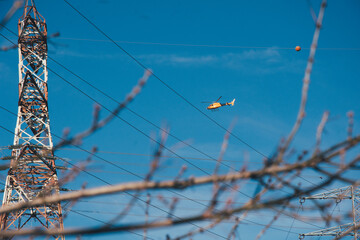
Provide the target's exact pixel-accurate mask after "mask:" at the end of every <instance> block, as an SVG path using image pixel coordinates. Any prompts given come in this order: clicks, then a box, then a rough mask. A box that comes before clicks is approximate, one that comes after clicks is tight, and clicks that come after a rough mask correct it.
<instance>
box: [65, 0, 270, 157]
mask: <svg viewBox="0 0 360 240" xmlns="http://www.w3.org/2000/svg"><path fill="white" fill-rule="evenodd" d="M64 2H66V3H67V4H68V5H69V6H70V7H71V8H72V9H74V10H75V11H76V12H77V13H78V14H79V15H80V16H81V17H83V18H84V19H85V20H86V21H87V22H88V23H90V24H91V25H92V26H93V27H94V28H96V29H97V30H98V31H99V32H100V33H101V34H102V35H104V36H105V37H106V38H107V39H109V40H110V41H111V42H112V43H114V44H115V45H116V46H117V47H118V48H119V49H120V50H121V51H123V52H124V53H125V54H126V55H127V56H129V57H130V58H131V59H133V60H134V61H135V62H136V63H137V64H138V65H139V66H140V67H142V68H143V69H144V70H148V71H149V68H148V67H146V66H145V65H144V64H143V63H142V62H140V61H139V60H138V59H137V58H135V57H134V56H133V55H132V54H130V53H129V52H128V51H126V50H125V49H124V48H123V47H121V46H120V45H119V44H117V43H116V42H115V41H114V40H113V39H112V38H111V37H110V36H109V35H107V34H106V33H105V32H104V31H102V30H101V29H100V28H99V27H98V26H97V25H96V24H94V23H93V22H92V21H90V19H89V18H87V17H86V16H85V15H84V14H82V13H81V12H80V11H79V10H78V9H76V8H75V7H74V6H73V5H71V4H70V3H69V2H68V1H67V0H64ZM152 75H153V76H154V77H155V78H156V79H157V80H159V81H160V82H161V83H162V84H163V85H164V86H166V87H167V88H168V89H169V90H171V91H172V92H173V93H175V94H176V95H177V96H179V97H180V98H181V99H183V100H184V101H185V102H187V103H188V104H189V105H190V106H191V107H193V108H194V109H196V110H197V111H198V112H200V113H201V114H202V115H204V116H205V117H206V118H208V119H209V120H210V121H212V122H213V123H215V124H216V125H217V126H219V127H220V128H221V129H223V130H224V131H226V132H227V133H229V134H230V135H231V136H233V137H234V138H236V139H237V140H239V141H240V142H242V143H243V144H245V145H246V146H248V147H249V148H250V149H252V150H253V151H255V152H257V153H258V154H260V155H262V156H263V157H265V158H266V159H268V157H267V156H266V155H265V154H263V153H262V152H260V151H259V150H257V149H256V148H254V147H252V146H251V145H250V144H248V143H247V142H246V141H244V140H243V139H241V138H240V137H238V136H237V135H235V134H234V133H232V132H230V131H229V130H227V129H226V128H225V127H223V126H222V125H221V124H220V123H218V122H217V121H215V120H214V119H213V118H211V117H210V116H209V115H207V114H206V113H204V112H203V111H201V110H200V109H199V108H198V107H196V106H195V105H194V104H192V103H191V102H190V101H189V100H187V99H186V98H185V97H184V96H183V95H181V94H180V93H179V92H178V91H176V90H175V89H174V88H172V87H171V86H170V85H168V84H167V83H166V82H164V81H163V80H161V78H160V77H158V76H157V75H156V74H155V73H152Z"/></svg>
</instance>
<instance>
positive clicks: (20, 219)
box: [0, 0, 64, 239]
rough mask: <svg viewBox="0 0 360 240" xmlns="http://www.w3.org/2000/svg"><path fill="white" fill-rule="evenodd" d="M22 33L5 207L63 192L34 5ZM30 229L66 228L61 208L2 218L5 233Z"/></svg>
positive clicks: (42, 34)
mask: <svg viewBox="0 0 360 240" xmlns="http://www.w3.org/2000/svg"><path fill="white" fill-rule="evenodd" d="M18 31H19V40H18V47H19V102H18V114H17V122H16V128H15V136H14V144H13V146H12V148H13V149H12V153H11V163H10V168H9V171H8V175H7V178H6V186H5V191H4V196H3V205H10V204H16V203H19V202H28V201H31V200H33V199H35V198H37V197H41V196H46V195H52V194H58V193H59V183H58V177H57V172H56V168H55V161H54V160H55V158H54V155H53V150H52V149H53V143H52V139H51V133H50V120H49V112H48V90H47V78H48V72H47V67H46V59H47V30H46V23H45V20H44V18H43V17H42V16H41V15H40V14H39V13H38V12H37V10H36V7H35V4H34V2H33V0H27V2H26V5H25V9H24V14H23V16H22V17H21V18H20V19H19V23H18ZM30 226H31V227H40V228H46V229H54V228H58V229H63V218H62V210H61V205H60V203H59V204H45V205H41V206H37V207H29V208H25V209H22V210H18V211H14V212H11V213H8V214H3V215H1V218H0V227H1V228H0V229H1V230H2V231H4V230H20V229H22V228H26V227H30ZM52 237H53V238H54V239H64V237H63V236H52Z"/></svg>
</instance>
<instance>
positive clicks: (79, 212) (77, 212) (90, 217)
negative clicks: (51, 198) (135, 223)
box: [65, 208, 155, 240]
mask: <svg viewBox="0 0 360 240" xmlns="http://www.w3.org/2000/svg"><path fill="white" fill-rule="evenodd" d="M65 210H67V211H70V212H73V213H76V214H78V215H80V216H83V217H86V218H89V219H92V220H94V221H97V222H100V223H103V224H107V222H104V221H102V220H100V219H98V218H95V217H92V216H89V215H86V214H84V213H81V212H84V211H81V210H72V209H66V208H65ZM127 232H129V233H132V234H134V235H137V236H139V237H142V238H143V239H144V237H145V236H144V235H142V234H140V233H137V232H133V231H130V230H127ZM145 239H150V240H155V239H154V238H151V237H148V236H146V237H145Z"/></svg>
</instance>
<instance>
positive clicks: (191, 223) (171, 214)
mask: <svg viewBox="0 0 360 240" xmlns="http://www.w3.org/2000/svg"><path fill="white" fill-rule="evenodd" d="M0 34H1V33H0ZM2 108H3V107H2ZM0 128H2V129H4V130H6V131H7V132H9V133H11V134H12V135H14V134H15V133H14V132H12V131H10V130H9V129H7V128H5V127H3V126H1V125H0ZM52 135H54V136H55V137H58V136H56V135H55V134H53V133H52ZM58 138H59V137H58ZM73 146H75V147H79V146H76V145H73ZM89 154H91V155H93V156H95V157H99V156H96V155H95V154H94V153H91V152H89ZM54 156H56V155H55V154H54ZM56 157H57V158H59V157H58V156H56ZM99 158H100V157H99ZM59 159H60V160H64V159H62V158H59ZM65 161H66V160H65ZM66 162H67V163H69V164H70V165H72V166H73V167H76V168H78V169H79V170H80V171H82V172H85V173H87V174H89V175H90V176H93V177H94V175H93V174H91V173H89V172H87V171H86V170H84V169H82V168H79V167H78V166H76V165H74V164H71V163H70V162H69V161H66ZM120 168H121V167H120ZM126 171H127V172H130V171H128V170H126ZM133 175H137V174H133ZM137 176H138V175H137ZM96 178H97V179H99V180H100V181H102V182H104V183H106V184H108V185H112V184H111V183H109V182H107V181H105V180H103V179H101V178H99V177H96ZM140 178H142V177H141V176H140ZM142 179H144V178H142ZM168 191H170V192H173V191H171V190H168ZM123 192H124V193H125V194H128V195H129V196H131V197H133V198H135V199H137V200H139V201H141V202H144V203H146V204H148V205H149V206H152V207H153V208H156V209H158V210H160V211H162V212H164V213H167V214H168V215H169V216H172V217H175V218H177V219H179V220H182V218H181V217H178V216H176V215H174V214H173V213H171V212H168V211H166V210H164V209H162V208H161V207H158V206H156V205H153V204H151V203H147V202H146V201H145V200H143V199H141V198H140V197H138V196H136V195H134V194H131V193H129V192H128V191H123ZM173 193H175V194H179V193H176V192H173ZM179 195H180V196H182V197H186V196H184V195H181V194H179ZM194 202H196V201H194ZM197 203H198V204H200V205H205V204H203V203H200V202H197ZM205 206H206V205H205ZM186 223H187V224H190V225H193V226H195V227H197V228H199V229H203V230H204V231H206V232H209V233H211V234H213V235H215V236H218V237H220V238H223V239H226V237H224V236H221V235H220V234H218V233H215V232H213V231H210V230H209V229H204V228H202V227H200V226H198V225H197V224H195V223H193V222H186Z"/></svg>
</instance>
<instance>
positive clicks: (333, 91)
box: [0, 0, 360, 239]
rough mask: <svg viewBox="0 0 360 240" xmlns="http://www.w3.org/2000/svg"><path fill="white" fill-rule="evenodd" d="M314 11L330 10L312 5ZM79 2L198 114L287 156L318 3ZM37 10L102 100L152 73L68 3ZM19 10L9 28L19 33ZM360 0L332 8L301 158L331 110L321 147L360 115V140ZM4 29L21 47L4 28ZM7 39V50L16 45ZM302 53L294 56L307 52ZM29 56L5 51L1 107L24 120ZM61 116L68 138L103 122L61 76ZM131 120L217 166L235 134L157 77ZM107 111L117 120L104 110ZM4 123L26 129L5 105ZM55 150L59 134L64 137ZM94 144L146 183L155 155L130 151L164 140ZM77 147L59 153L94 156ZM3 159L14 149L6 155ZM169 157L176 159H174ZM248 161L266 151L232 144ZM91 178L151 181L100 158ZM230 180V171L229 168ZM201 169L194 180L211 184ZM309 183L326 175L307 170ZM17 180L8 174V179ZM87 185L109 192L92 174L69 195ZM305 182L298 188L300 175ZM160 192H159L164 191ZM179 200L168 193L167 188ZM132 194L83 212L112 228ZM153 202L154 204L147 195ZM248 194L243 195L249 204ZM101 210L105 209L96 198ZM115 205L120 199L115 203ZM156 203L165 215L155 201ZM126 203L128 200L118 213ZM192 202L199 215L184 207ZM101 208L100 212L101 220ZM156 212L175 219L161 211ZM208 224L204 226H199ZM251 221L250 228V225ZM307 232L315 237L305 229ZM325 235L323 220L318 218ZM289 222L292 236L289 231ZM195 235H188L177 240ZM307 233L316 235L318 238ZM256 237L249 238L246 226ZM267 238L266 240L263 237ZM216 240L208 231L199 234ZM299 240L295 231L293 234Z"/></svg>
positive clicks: (0, 60) (273, 233)
mask: <svg viewBox="0 0 360 240" xmlns="http://www.w3.org/2000/svg"><path fill="white" fill-rule="evenodd" d="M309 2H311V5H312V6H313V7H314V10H315V12H316V13H317V12H318V9H319V6H320V1H319V0H310V1H309ZM71 3H72V4H73V5H74V6H75V7H76V8H77V9H78V10H80V11H81V12H82V13H83V14H84V15H86V16H87V17H88V18H89V19H91V21H93V22H94V23H95V24H96V25H97V26H99V27H100V28H101V29H102V30H103V31H104V32H105V33H107V34H108V35H109V36H110V37H111V38H112V39H113V40H115V41H118V44H119V45H121V46H122V47H123V48H124V49H125V50H126V51H128V52H129V53H131V54H132V55H133V56H134V57H135V58H136V59H138V60H139V61H141V62H142V63H143V64H144V65H146V66H147V67H149V68H151V69H152V70H153V72H154V73H155V74H156V75H157V76H158V77H159V78H160V79H161V80H162V81H164V82H166V83H167V84H168V85H170V86H171V87H172V88H173V89H175V90H176V91H177V92H178V93H180V94H181V95H182V96H184V97H185V98H186V99H187V100H188V101H190V102H191V103H192V104H193V105H195V106H196V107H198V108H200V109H201V110H202V111H203V112H206V114H208V115H209V116H210V117H211V118H213V119H215V120H216V121H217V122H218V123H220V124H221V125H222V126H223V127H225V128H227V127H228V126H229V125H230V124H231V122H233V121H234V119H236V125H235V127H234V130H233V133H234V134H236V135H237V136H238V137H240V138H241V139H242V140H243V141H245V142H246V143H248V144H249V145H251V146H252V147H253V148H255V149H256V150H257V151H259V152H261V153H262V154H264V155H266V156H269V155H271V153H272V152H273V151H274V150H275V149H276V146H277V144H278V142H279V141H280V140H281V138H283V137H285V136H287V134H288V133H289V131H290V129H291V127H292V125H293V123H294V121H295V119H296V115H297V111H298V106H299V102H300V94H301V86H302V78H303V76H304V70H305V66H306V61H307V58H308V55H309V47H310V44H311V41H312V35H313V32H314V28H315V26H314V21H313V19H312V17H311V13H310V9H309V5H308V3H307V1H305V0H303V1H280V0H279V1H265V0H259V1H213V0H209V1H188V0H185V1H143V0H141V1H140V0H139V1H114V0H88V1H83V0H81V1H71ZM11 4H12V1H10V0H5V1H0V16H4V14H5V13H6V11H7V9H8V8H9V7H10V6H11ZM36 5H37V8H38V11H39V12H40V13H41V14H42V15H43V16H44V17H45V19H46V22H47V24H48V32H49V34H52V33H55V32H60V37H59V38H56V39H53V42H54V44H50V45H49V56H50V57H52V58H54V59H55V60H56V61H59V62H61V63H62V64H63V65H65V66H66V67H68V68H69V69H71V70H72V71H74V72H75V73H76V74H78V75H80V76H81V77H83V78H84V79H85V80H87V81H89V82H91V83H92V84H93V85H95V86H97V87H98V88H99V89H101V90H102V91H104V92H106V93H107V94H109V95H111V96H112V97H114V98H115V99H117V100H119V101H121V100H122V99H124V98H125V96H126V94H127V93H128V92H129V91H130V90H131V88H132V87H133V86H134V85H135V84H136V83H137V81H138V79H139V78H140V77H141V76H142V75H143V69H142V68H141V67H139V65H137V64H136V63H135V62H134V61H133V60H132V59H131V58H129V57H128V56H127V55H125V54H124V53H123V52H122V51H121V50H120V49H118V48H117V47H116V46H115V45H114V44H113V43H111V42H109V41H107V39H106V38H105V37H104V36H102V35H101V34H100V33H99V32H97V31H96V29H95V28H93V27H92V26H91V25H89V24H88V23H87V22H86V21H85V20H84V19H83V18H81V17H80V16H79V15H78V14H77V13H76V12H75V11H74V10H73V9H71V8H70V7H69V6H68V5H67V4H66V3H65V2H64V1H62V0H56V1H55V0H53V1H45V0H37V1H36ZM21 14H22V11H18V12H17V13H16V14H15V16H14V17H13V19H12V20H11V21H10V22H8V24H7V27H8V28H10V29H11V30H13V31H17V19H18V18H19V17H20V16H21ZM359 22H360V3H359V1H356V0H345V1H329V3H328V7H327V8H326V10H325V17H324V21H323V28H322V30H321V32H320V39H319V49H318V51H317V53H316V57H315V63H314V68H313V73H312V76H311V83H310V90H309V98H308V104H307V110H306V113H307V116H306V119H305V121H304V124H303V125H302V127H301V129H300V132H299V134H298V135H297V138H296V140H295V142H294V144H293V145H292V146H293V147H294V149H296V150H297V151H298V152H300V151H302V150H304V149H309V148H310V149H311V148H312V147H313V146H314V144H315V132H316V128H317V125H318V123H319V122H320V119H321V116H322V114H323V112H324V111H326V110H328V111H330V118H331V121H330V122H329V123H328V125H327V127H326V132H325V135H324V142H323V145H322V147H323V148H325V147H326V146H330V145H331V144H333V143H335V142H336V141H339V139H340V140H343V139H345V138H346V127H347V117H346V113H347V112H348V111H350V110H352V111H354V112H355V132H358V126H357V124H358V123H359V121H358V119H359V118H358V114H359V112H360V107H359V105H358V104H357V103H358V101H359V96H358V92H359V89H360V83H359V80H358V79H359V77H360V68H359V62H360V48H359V46H358V44H359V42H360V32H359V26H358V25H359ZM1 33H2V34H4V35H6V36H7V37H9V38H10V39H12V40H13V41H14V42H16V41H17V39H16V37H14V36H12V34H11V33H9V32H8V31H6V30H5V29H3V30H1ZM7 45H9V43H8V42H7V40H5V39H3V38H1V39H0V46H7ZM297 45H299V46H301V47H302V50H301V51H300V52H296V51H295V50H294V48H295V46H297ZM17 54H18V53H17V51H15V50H12V51H7V52H0V69H1V74H0V88H1V89H2V94H1V95H0V103H1V104H0V105H1V106H2V107H5V108H7V109H9V110H11V111H13V112H16V111H17V98H18V92H17V91H18V89H17V83H18V72H17V70H18V69H17V63H18V55H17ZM48 66H49V68H51V69H52V70H54V71H56V72H57V73H58V74H60V75H61V76H62V77H64V78H66V79H67V80H69V81H71V82H72V83H73V84H74V85H76V86H78V87H79V88H81V89H82V90H83V91H85V92H86V93H88V94H89V95H91V96H93V97H94V98H95V99H96V100H97V101H99V102H100V103H101V104H103V105H104V106H106V107H108V108H112V107H114V106H115V104H114V102H112V101H111V100H109V99H107V98H106V97H104V96H102V95H100V94H99V93H97V92H96V91H95V90H94V89H91V88H89V87H88V86H87V85H85V84H84V83H82V82H81V81H80V80H79V79H77V78H75V77H74V76H73V75H71V74H70V73H68V72H66V71H65V70H64V69H62V68H61V67H59V66H58V65H56V63H54V62H53V61H51V60H50V59H49V60H48ZM48 83H49V108H50V118H51V124H52V125H51V129H52V132H53V133H54V134H56V135H61V133H62V131H63V129H64V128H70V129H71V134H75V133H77V132H80V131H82V130H84V129H86V128H87V126H89V125H90V123H91V116H92V111H93V106H94V103H93V102H92V101H91V100H89V99H88V98H87V97H85V96H83V95H81V94H80V93H79V92H77V91H76V90H75V89H73V88H72V87H70V86H69V85H68V84H66V83H65V82H64V81H62V80H61V79H60V78H58V77H57V76H56V75H55V74H53V73H51V72H50V73H49V82H48ZM219 96H223V97H222V101H231V100H232V99H233V98H236V102H235V106H234V107H231V108H230V107H223V108H221V109H220V110H219V111H216V112H208V111H207V110H206V104H202V103H201V102H202V101H214V100H216V99H217V98H218V97H219ZM129 107H130V108H131V109H132V110H133V111H135V112H137V113H138V114H140V115H141V116H143V117H145V118H146V119H148V120H150V121H151V122H153V123H154V124H156V125H158V126H168V127H169V128H170V131H171V133H172V134H173V135H175V136H176V137H178V138H180V139H181V140H184V141H186V142H188V143H190V144H192V146H194V147H196V148H197V149H200V150H201V151H203V152H205V153H207V154H209V155H210V156H212V157H214V158H216V157H217V156H218V154H219V152H220V147H221V142H222V140H223V135H224V130H223V129H221V128H219V127H218V126H216V125H215V124H214V123H212V122H211V121H209V120H208V119H207V118H205V117H204V116H203V115H202V114H201V113H199V112H198V111H197V110H195V109H194V108H193V107H191V106H190V105H189V104H187V103H186V102H185V101H183V100H182V99H181V98H179V97H178V96H176V95H175V94H174V93H173V92H171V91H170V90H169V89H168V88H166V87H165V86H164V85H163V84H162V83H161V82H160V81H158V80H157V79H156V78H154V77H151V78H150V79H149V81H148V83H147V84H146V86H145V87H144V89H143V90H142V92H141V94H140V95H139V96H138V97H137V98H136V100H135V101H134V102H133V103H131V105H130V106H129ZM101 115H102V116H105V115H107V112H106V111H105V110H102V112H101ZM0 116H1V125H2V126H4V127H6V128H8V129H14V128H15V118H14V117H13V116H12V115H10V114H8V113H6V112H5V111H2V110H0ZM121 117H123V118H124V119H126V120H127V121H128V122H131V124H133V125H134V126H136V127H137V128H138V129H141V131H143V132H144V133H146V134H147V135H149V136H152V137H155V138H156V137H158V136H159V134H158V129H156V128H155V127H153V126H151V125H149V124H148V123H146V122H145V121H143V120H142V119H139V118H138V117H136V116H134V115H133V114H132V113H131V112H129V111H124V112H122V113H121ZM53 139H54V142H55V143H56V142H57V141H58V139H57V138H56V137H53ZM12 141H13V136H11V135H10V134H8V133H6V132H4V131H2V132H1V133H0V145H1V146H6V145H9V144H11V143H12ZM94 145H96V146H97V147H98V148H99V150H100V151H108V152H118V153H119V154H109V153H104V152H100V153H99V156H101V157H103V158H105V159H107V160H109V161H113V162H116V163H117V164H119V165H120V166H122V167H124V168H126V169H129V170H130V171H133V172H135V173H137V174H140V175H142V176H144V174H146V172H147V170H148V163H149V160H150V159H151V157H150V156H137V155H129V154H120V153H132V154H152V152H153V150H154V148H155V144H154V143H153V142H151V140H149V138H147V137H145V136H144V135H142V134H141V133H139V132H138V131H136V130H134V129H133V128H132V127H130V126H129V125H127V124H125V123H123V122H121V121H120V120H118V119H116V120H114V121H113V122H111V123H110V124H109V125H108V126H107V127H106V128H105V129H103V130H102V131H100V132H98V133H96V134H94V135H93V136H91V137H89V138H87V139H86V140H85V141H84V142H83V145H82V147H84V148H86V149H90V148H91V147H92V146H94ZM167 146H168V147H169V148H171V149H174V151H175V152H176V153H177V154H179V155H181V156H184V157H193V158H204V156H203V155H202V154H200V153H199V152H196V151H194V150H192V149H191V148H189V147H186V146H183V145H181V144H178V141H177V140H175V139H173V138H171V137H169V139H168V141H167ZM75 150H76V148H72V149H70V148H68V149H65V150H61V151H58V152H57V153H56V154H57V155H58V156H61V157H66V158H69V159H71V161H73V162H74V163H76V162H78V161H81V160H83V159H85V158H86V157H87V156H86V153H82V152H80V151H75ZM2 154H4V155H5V154H8V153H7V152H2ZM165 154H166V155H171V154H170V153H168V152H167V153H165ZM244 158H248V159H249V161H250V164H249V167H250V168H252V169H256V168H257V167H259V166H261V165H260V164H261V162H262V160H263V156H261V155H260V154H258V153H257V152H255V151H253V150H252V149H250V148H249V147H247V146H246V145H244V144H243V143H241V142H240V141H238V140H236V139H234V138H230V144H229V148H228V151H227V153H226V155H225V159H227V160H229V161H230V162H229V164H230V165H231V166H233V167H234V168H239V167H240V166H241V165H242V163H243V162H244ZM191 161H193V163H194V164H196V165H197V166H199V167H201V168H204V169H206V170H207V171H209V172H212V169H213V167H214V164H213V163H211V162H210V161H200V160H191ZM183 164H184V162H182V161H181V159H177V158H174V157H170V158H169V159H166V161H165V160H164V162H163V166H164V167H163V168H161V169H160V170H159V172H158V176H157V179H167V178H169V177H171V176H173V175H174V174H176V173H177V172H178V170H179V169H180V167H181V165H183ZM89 170H91V172H92V173H93V174H96V175H97V176H99V177H101V178H103V179H105V180H106V181H109V182H111V183H119V182H126V181H135V180H139V179H138V178H136V177H134V176H131V175H127V174H124V172H123V171H121V170H120V169H116V168H114V167H112V166H109V165H108V164H106V163H104V162H101V161H100V160H99V159H94V161H93V163H91V164H90V165H89ZM222 171H223V172H225V171H227V169H226V168H223V169H222ZM200 174H201V173H200V172H199V171H198V170H196V169H195V168H194V167H191V166H189V169H188V172H187V175H200ZM308 175H309V179H312V181H313V182H318V181H320V179H319V178H318V177H317V176H316V175H314V174H313V173H309V174H308ZM5 176H6V173H5V172H3V173H2V174H1V176H0V177H1V181H4V177H5ZM84 181H86V182H87V183H88V187H94V186H99V185H102V184H103V183H101V182H99V181H97V180H96V179H92V178H91V177H89V176H88V175H86V174H81V175H80V176H79V178H78V179H77V180H76V182H74V183H72V184H70V185H69V186H68V187H69V188H71V189H78V188H79V187H80V186H81V185H82V183H83V182H84ZM299 181H300V180H299ZM253 188H254V184H252V183H246V184H245V183H244V186H243V190H244V191H245V192H247V193H249V194H250V195H251V194H252V191H253ZM206 193H208V191H207V190H206V189H205V188H200V189H199V190H196V191H195V190H193V189H192V190H189V191H185V192H183V193H182V194H184V195H186V196H189V197H191V198H198V199H202V196H204V195H206ZM156 194H157V193H156ZM159 194H163V195H166V196H172V194H171V193H169V192H162V193H159ZM126 199H128V198H127V197H122V196H111V197H104V198H101V199H100V200H99V199H92V201H93V202H87V203H85V202H83V203H79V204H78V205H77V206H75V207H74V209H75V210H76V209H77V210H83V211H93V212H89V213H86V212H83V213H84V214H88V215H89V216H92V217H95V218H97V219H100V220H101V221H106V220H109V219H110V218H111V215H110V214H106V213H105V212H106V211H109V212H111V211H113V210H114V206H115V203H120V204H121V203H124V201H126ZM144 199H145V196H144ZM245 200H246V198H241V197H240V198H239V201H240V202H241V201H245ZM95 201H98V202H103V204H101V203H95ZM104 202H107V203H109V202H110V203H112V204H110V205H109V204H105V203H104ZM154 204H155V205H159V206H162V205H161V203H159V202H156V201H155V200H154ZM180 206H181V207H184V208H185V209H179V210H178V212H177V214H179V216H181V215H182V214H185V213H186V211H191V208H192V209H196V208H198V207H199V206H198V205H197V203H194V202H190V203H186V201H185V200H184V202H182V203H181V204H180ZM120 207H121V205H119V208H120ZM186 207H189V208H190V210H189V209H186ZM96 211H97V212H96ZM142 211H143V210H142V208H141V207H137V208H136V209H134V210H133V211H132V214H133V215H134V216H132V217H131V216H130V217H129V218H127V219H126V220H125V222H128V221H133V220H134V221H140V220H142V218H141V217H136V214H140V215H141V214H142V213H143V212H142ZM151 213H152V214H153V215H154V216H159V215H161V214H163V213H161V212H159V211H156V210H151ZM260 214H263V215H264V216H262V217H261V220H259V217H258V215H253V216H249V219H250V220H251V219H252V220H255V221H257V222H260V223H262V224H267V223H268V221H270V220H271V214H270V212H267V211H264V212H261V213H260ZM291 222H292V219H290V220H289V218H286V217H283V218H281V220H279V223H278V225H280V227H279V228H280V229H282V230H283V231H279V230H276V229H270V230H269V234H268V235H266V236H265V237H263V239H274V237H279V238H283V239H286V236H287V231H288V230H289V227H290V225H291ZM77 224H81V226H84V225H85V224H87V225H96V224H98V223H97V222H96V221H93V220H91V219H88V218H84V217H82V216H79V215H76V214H74V213H71V214H70V216H69V218H68V219H67V220H66V222H65V225H66V226H74V225H77ZM199 224H200V223H199ZM248 224H250V223H248ZM297 224H298V227H301V226H302V227H304V228H298V229H297V228H296V227H297ZM317 224H318V225H319V226H322V223H321V222H319V223H317ZM231 226H232V224H231V223H230V224H225V225H223V226H221V227H218V228H215V229H214V232H217V233H219V234H221V235H224V236H226V235H227V233H228V231H229V230H230V228H231ZM281 226H282V227H281ZM192 227H194V226H191V225H190V226H183V227H179V228H176V229H175V231H174V235H177V234H180V233H181V231H184V230H187V229H189V228H192ZM306 227H308V228H309V229H306ZM247 229H251V231H246V230H247ZM261 229H262V226H256V225H251V224H250V225H246V224H245V223H244V225H241V226H240V232H241V239H250V238H254V237H255V236H256V233H257V232H258V231H260V230H261ZM308 230H309V231H311V230H315V228H314V226H309V225H304V224H303V223H298V222H297V221H295V224H294V229H292V231H293V232H295V233H300V232H307V231H308ZM165 232H167V231H166V230H156V231H150V233H149V236H150V237H152V238H154V239H163V237H164V233H165ZM254 234H255V235H254ZM119 236H122V237H123V238H124V239H136V238H139V239H140V237H137V236H135V235H132V234H119ZM113 237H114V235H111V236H101V237H99V236H98V237H88V238H85V239H106V238H108V239H113ZM209 237H211V238H214V239H217V238H218V237H216V236H214V235H209V234H204V235H200V236H198V238H196V239H205V238H209ZM295 238H297V235H296V234H291V235H289V239H295Z"/></svg>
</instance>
